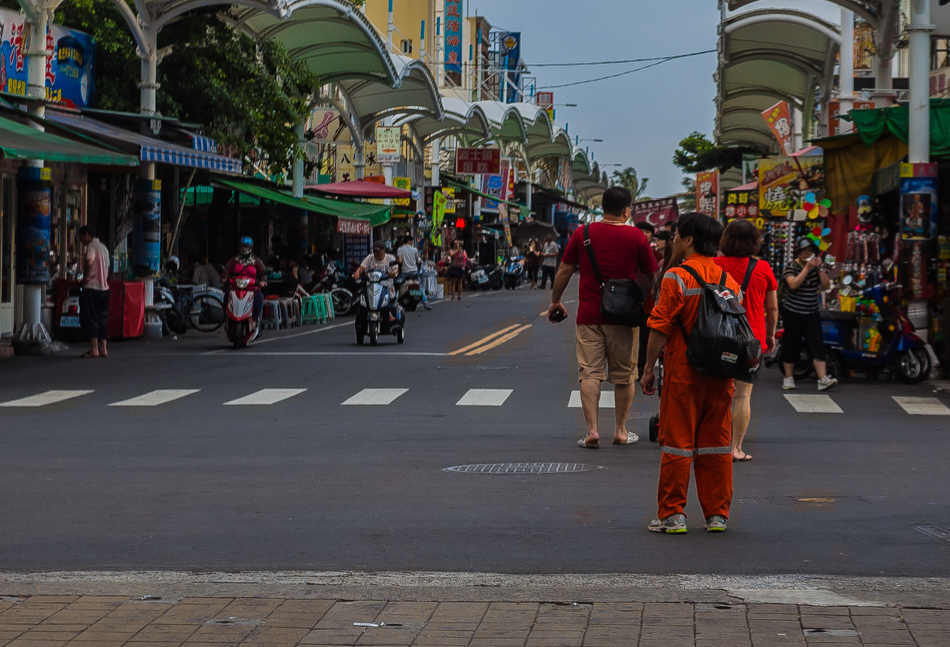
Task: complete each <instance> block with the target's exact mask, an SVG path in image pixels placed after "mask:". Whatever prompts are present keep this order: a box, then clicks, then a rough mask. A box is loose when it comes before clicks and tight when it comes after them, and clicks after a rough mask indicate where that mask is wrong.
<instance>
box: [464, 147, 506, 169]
mask: <svg viewBox="0 0 950 647" xmlns="http://www.w3.org/2000/svg"><path fill="white" fill-rule="evenodd" d="M500 172H501V151H500V150H499V149H497V148H460V149H458V151H456V154H455V173H456V175H480V174H498V173H500Z"/></svg>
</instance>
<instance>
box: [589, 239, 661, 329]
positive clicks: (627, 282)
mask: <svg viewBox="0 0 950 647" xmlns="http://www.w3.org/2000/svg"><path fill="white" fill-rule="evenodd" d="M584 249H586V250H587V258H589V259H590V266H591V269H593V270H594V278H595V279H596V280H597V284H598V285H599V286H600V316H601V317H603V318H604V319H607V320H608V321H610V322H611V323H615V324H620V325H623V326H630V327H631V328H635V327H637V326H642V325H643V324H644V323H646V320H647V316H646V313H645V312H644V311H643V292H642V291H641V290H640V286H638V285H637V282H636V281H635V280H633V279H610V280H609V281H607V282H606V283H605V282H604V277H603V276H601V274H600V267H599V266H598V265H597V259H596V258H594V250H593V248H592V247H591V244H590V225H584Z"/></svg>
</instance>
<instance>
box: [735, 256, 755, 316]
mask: <svg viewBox="0 0 950 647" xmlns="http://www.w3.org/2000/svg"><path fill="white" fill-rule="evenodd" d="M758 262H759V260H758V259H757V258H752V257H751V256H750V257H749V266H748V267H746V269H745V277H744V278H743V279H742V286H741V287H740V288H739V301H740V302H741V303H742V304H743V307H745V291H746V290H748V289H749V283H751V282H752V272H753V270H755V264H756V263H758Z"/></svg>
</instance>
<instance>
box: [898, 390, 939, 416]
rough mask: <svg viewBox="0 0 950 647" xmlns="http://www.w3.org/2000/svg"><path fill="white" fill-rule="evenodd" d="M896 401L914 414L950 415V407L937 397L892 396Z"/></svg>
mask: <svg viewBox="0 0 950 647" xmlns="http://www.w3.org/2000/svg"><path fill="white" fill-rule="evenodd" d="M892 397H893V399H894V402H896V403H897V404H899V405H901V408H902V409H903V410H904V411H906V412H907V413H909V414H910V415H912V416H950V408H947V405H945V404H944V403H943V402H941V401H940V400H938V399H937V398H911V397H903V396H897V395H895V396H892Z"/></svg>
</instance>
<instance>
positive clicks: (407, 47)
mask: <svg viewBox="0 0 950 647" xmlns="http://www.w3.org/2000/svg"><path fill="white" fill-rule="evenodd" d="M402 53H403V54H412V39H411V38H404V39H403V41H402Z"/></svg>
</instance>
